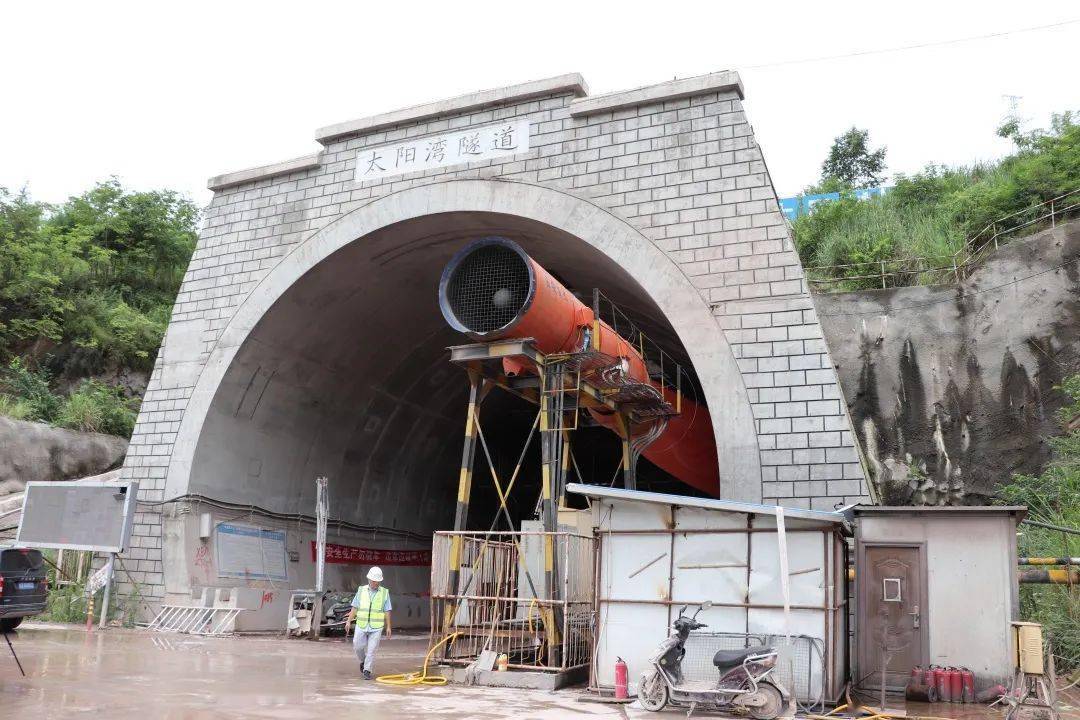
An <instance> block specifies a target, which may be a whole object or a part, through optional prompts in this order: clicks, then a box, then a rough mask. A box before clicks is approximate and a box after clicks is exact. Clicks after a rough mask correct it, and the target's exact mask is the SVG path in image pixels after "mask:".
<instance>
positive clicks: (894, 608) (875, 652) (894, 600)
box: [856, 545, 926, 689]
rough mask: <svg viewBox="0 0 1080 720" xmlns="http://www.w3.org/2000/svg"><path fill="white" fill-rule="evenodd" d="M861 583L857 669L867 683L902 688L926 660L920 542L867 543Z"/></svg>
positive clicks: (922, 567)
mask: <svg viewBox="0 0 1080 720" xmlns="http://www.w3.org/2000/svg"><path fill="white" fill-rule="evenodd" d="M863 552H864V554H863V564H862V568H861V569H860V570H859V574H860V575H862V577H859V578H857V580H856V582H857V584H858V586H859V594H860V598H859V600H860V602H859V629H860V631H859V675H860V682H859V683H858V684H859V685H861V686H862V687H864V688H867V689H878V688H880V687H881V668H882V667H883V666H884V667H885V673H886V674H885V683H886V687H889V688H892V689H902V688H903V687H904V685H905V684H907V680H908V676H909V675H910V673H911V668H912V667H914V666H915V665H920V664H922V663H923V661H924V656H923V652H924V647H923V614H924V613H925V607H926V598H925V588H924V587H923V578H924V577H926V574H925V567H924V565H923V562H924V559H923V553H922V548H921V547H919V546H881V545H875V546H867V547H864V550H863Z"/></svg>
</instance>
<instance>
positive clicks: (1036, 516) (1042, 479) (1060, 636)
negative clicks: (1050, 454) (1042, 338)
mask: <svg viewBox="0 0 1080 720" xmlns="http://www.w3.org/2000/svg"><path fill="white" fill-rule="evenodd" d="M1059 389H1060V390H1062V391H1063V392H1064V393H1065V394H1066V395H1067V396H1068V397H1069V398H1070V399H1071V401H1072V403H1071V404H1070V405H1068V406H1067V407H1064V408H1062V409H1061V410H1060V411H1059V413H1058V420H1059V421H1060V422H1061V424H1062V427H1063V428H1065V429H1066V432H1065V434H1064V435H1062V436H1060V437H1056V438H1050V440H1049V442H1050V443H1051V444H1052V446H1053V449H1054V459H1053V461H1052V462H1051V463H1050V464H1049V465H1048V466H1047V467H1046V470H1045V471H1043V473H1042V475H1039V476H1030V475H1016V476H1014V477H1013V479H1012V481H1011V482H1010V483H1009V484H1008V485H1005V486H1003V487H1002V488H1001V492H1000V494H1001V500H1002V502H1004V503H1006V504H1009V505H1027V506H1028V511H1029V513H1030V517H1031V519H1032V520H1037V521H1039V522H1044V523H1049V524H1052V525H1058V526H1063V527H1071V528H1080V429H1075V428H1073V426H1074V425H1075V421H1076V419H1077V418H1078V417H1080V375H1073V376H1071V377H1069V378H1068V379H1067V380H1066V381H1065V382H1064V383H1063V384H1062V386H1061V387H1060V388H1059ZM1070 428H1073V429H1070ZM1022 527H1023V532H1022V534H1021V535H1020V546H1019V554H1020V556H1021V557H1063V556H1070V557H1076V556H1077V555H1080V536H1077V535H1067V534H1063V533H1060V532H1056V531H1054V530H1047V529H1044V528H1038V527H1034V526H1032V525H1024V526H1022ZM1020 610H1021V616H1022V617H1023V619H1025V620H1029V621H1032V622H1038V623H1042V624H1043V626H1044V627H1045V628H1046V631H1047V634H1048V635H1049V637H1050V640H1051V642H1052V643H1053V647H1054V653H1055V655H1057V656H1058V657H1059V658H1060V660H1059V665H1061V666H1064V667H1065V668H1067V669H1076V668H1080V595H1078V594H1077V592H1076V590H1074V589H1073V588H1071V587H1068V586H1062V585H1022V586H1021V588H1020Z"/></svg>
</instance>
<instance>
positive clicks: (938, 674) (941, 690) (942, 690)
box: [934, 666, 952, 702]
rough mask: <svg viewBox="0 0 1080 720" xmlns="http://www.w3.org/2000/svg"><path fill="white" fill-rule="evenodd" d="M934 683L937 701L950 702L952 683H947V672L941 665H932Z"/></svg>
mask: <svg viewBox="0 0 1080 720" xmlns="http://www.w3.org/2000/svg"><path fill="white" fill-rule="evenodd" d="M934 684H935V685H937V696H938V701H939V702H952V685H951V684H949V673H948V671H947V670H946V669H945V668H943V667H937V666H934Z"/></svg>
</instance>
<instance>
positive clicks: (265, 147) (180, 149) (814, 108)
mask: <svg viewBox="0 0 1080 720" xmlns="http://www.w3.org/2000/svg"><path fill="white" fill-rule="evenodd" d="M1074 19H1080V3H1077V2H1075V1H1072V2H1066V1H1061V2H1040V1H1038V0H1028V1H1027V2H1024V3H1017V2H1015V0H1011V1H1010V2H998V1H996V0H984V1H982V2H948V1H946V0H936V1H935V2H921V1H918V0H907V1H906V2H893V3H882V2H858V3H849V2H840V1H836V0H833V1H831V2H816V3H815V2H805V1H801V2H791V3H786V2H756V3H749V2H742V3H733V2H718V1H716V0H713V2H702V3H681V2H677V1H676V0H665V1H664V2H659V1H654V2H628V1H627V0H623V1H621V2H595V1H594V2H583V1H582V0H576V1H574V2H561V1H556V0H547V1H545V2H539V3H536V2H533V3H520V2H518V3H515V2H509V1H507V0H501V1H500V2H491V3H488V2H462V1H461V0H458V2H449V3H448V2H436V3H430V4H426V3H419V2H411V3H410V2H340V3H333V2H316V1H313V0H305V1H304V2H287V3H276V2H268V1H267V0H261V1H260V2H251V3H246V2H238V1H236V0H229V1H223V0H216V1H215V2H198V1H195V0H186V1H185V2H168V3H166V2H146V1H145V0H142V1H140V2H132V3H119V2H104V1H102V2H91V3H88V2H71V3H59V2H49V1H47V0H36V1H35V2H13V3H5V8H4V11H3V24H4V26H5V32H4V39H3V42H2V43H0V61H2V63H3V68H4V70H5V72H4V75H5V78H4V86H5V88H4V90H5V92H4V103H3V109H2V111H0V186H6V187H8V188H9V189H12V190H15V189H18V188H20V187H22V186H24V185H25V186H28V188H29V190H30V192H31V194H32V195H33V196H34V197H36V198H38V199H41V200H47V201H51V202H57V201H62V200H64V199H65V198H66V197H67V196H69V195H71V194H76V193H79V192H81V191H83V190H84V189H86V188H88V187H89V186H90V185H91V184H92V183H94V182H95V181H97V180H101V179H106V178H108V177H109V176H111V175H116V176H118V177H119V178H120V179H121V180H122V181H123V182H124V183H125V184H126V185H127V186H129V187H131V188H137V189H149V188H173V189H176V190H179V191H181V192H183V193H184V194H186V195H187V196H189V197H191V198H192V199H194V200H195V201H196V202H198V203H199V204H200V205H202V204H205V203H206V202H207V201H208V200H209V198H210V193H209V191H207V190H206V179H207V178H208V177H210V176H211V175H216V174H218V173H221V172H225V171H232V170H238V169H242V168H246V167H251V166H255V165H264V164H268V163H272V162H277V161H280V160H284V159H287V158H291V157H295V156H298V155H304V154H307V153H310V152H314V151H315V150H317V149H318V146H317V144H316V143H315V142H314V140H313V139H312V138H313V137H314V131H315V129H316V128H317V127H320V126H323V125H328V124H331V123H335V122H340V121H344V120H349V119H352V118H356V117H362V116H365V115H370V114H374V113H379V112H384V111H387V110H393V109H396V108H399V107H403V106H407V105H412V104H416V103H421V102H426V101H429V100H434V99H441V98H445V97H451V96H454V95H459V94H462V93H465V92H470V91H473V90H480V89H486V88H491V87H496V86H501V85H507V84H513V83H519V82H525V81H528V80H533V79H537V78H543V77H549V76H552V75H558V74H561V73H565V72H575V71H576V72H580V73H582V74H583V75H584V76H585V79H586V81H587V82H588V84H589V87H590V92H591V93H593V94H599V93H604V92H610V91H613V90H621V89H625V88H631V87H636V86H640V85H646V84H651V83H656V82H661V81H664V80H670V79H672V78H674V77H688V76H692V75H699V74H702V73H706V72H711V71H715V70H723V69H728V68H732V69H736V70H739V71H740V72H741V73H742V79H743V83H744V85H745V86H746V106H747V111H748V112H749V115H750V121H751V122H752V123H753V125H754V127H755V129H756V131H757V137H758V141H759V142H760V144H761V146H762V148H763V150H764V153H765V159H766V161H767V163H768V165H769V168H770V170H771V171H772V174H773V180H774V182H775V183H776V187H777V190H778V192H779V193H780V195H781V196H785V195H791V194H794V193H796V192H798V191H799V190H800V189H801V188H802V187H804V186H805V185H807V184H809V183H811V182H813V181H815V180H816V179H817V176H818V173H819V170H820V165H821V160H822V158H823V156H824V154H825V153H826V151H827V149H828V147H829V144H830V143H831V141H832V138H833V137H834V136H836V135H838V134H839V133H841V132H842V131H843V130H844V129H846V128H848V127H850V126H851V125H853V124H854V125H857V126H859V127H861V128H866V129H869V130H870V133H871V140H872V141H873V142H874V143H875V144H883V145H887V146H888V161H889V170H890V172H913V171H915V170H917V169H919V168H920V167H922V166H924V165H925V164H927V163H930V162H936V163H947V164H958V163H965V164H966V163H971V162H973V161H977V160H986V159H991V158H994V157H997V156H1000V155H1001V154H1003V153H1005V152H1007V151H1008V149H1009V147H1008V144H1007V143H1005V142H1004V141H1002V140H999V139H998V138H996V137H995V136H994V128H995V126H996V125H997V124H998V122H999V120H1000V119H1001V117H1002V116H1003V115H1004V114H1005V113H1006V111H1007V110H1008V101H1007V100H1006V99H1004V98H1003V96H1005V95H1016V96H1020V97H1021V98H1022V99H1021V100H1020V101H1019V103H1020V110H1021V115H1022V116H1024V117H1026V118H1028V119H1029V120H1030V123H1031V125H1032V126H1039V125H1043V124H1045V123H1046V122H1047V119H1048V117H1049V114H1050V113H1051V112H1053V111H1061V110H1066V109H1070V108H1071V109H1080V82H1078V81H1077V76H1076V70H1077V67H1078V66H1080V23H1073V24H1070V25H1065V26H1062V27H1058V28H1053V29H1046V30H1040V31H1034V32H1022V33H1015V34H1012V35H1008V36H1006V37H1001V38H993V39H985V40H976V41H970V42H959V43H955V44H950V45H946V46H940V47H932V48H928V49H918V50H908V51H904V52H893V53H885V54H878V55H862V56H858V57H850V58H845V59H837V60H830V61H825V62H801V63H792V64H784V65H774V66H772V67H755V66H760V65H765V64H774V63H783V62H785V61H789V60H803V59H807V58H818V57H821V56H831V55H838V54H844V53H857V52H862V51H868V50H877V49H882V48H893V47H898V46H907V45H912V44H917V43H934V42H938V41H944V40H953V39H958V38H966V37H971V36H977V35H985V34H989V33H996V32H1004V31H1012V30H1017V29H1022V28H1028V27H1032V26H1039V25H1048V24H1051V23H1059V22H1064V21H1068V20H1074Z"/></svg>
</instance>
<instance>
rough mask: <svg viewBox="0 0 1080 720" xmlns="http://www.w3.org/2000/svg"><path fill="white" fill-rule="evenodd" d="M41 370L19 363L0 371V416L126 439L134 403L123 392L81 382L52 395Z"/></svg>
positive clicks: (47, 377)
mask: <svg viewBox="0 0 1080 720" xmlns="http://www.w3.org/2000/svg"><path fill="white" fill-rule="evenodd" d="M50 383H51V377H50V375H49V373H48V372H47V371H46V370H44V369H40V368H39V369H32V368H30V367H29V366H27V365H26V364H24V363H23V362H22V361H21V360H20V359H18V358H16V359H14V360H12V362H11V364H10V365H9V366H8V367H7V369H6V370H4V371H0V415H6V416H7V417H10V418H13V419H15V420H30V421H36V422H45V423H49V424H51V425H55V426H57V427H63V428H69V429H71V430H79V431H81V432H94V433H106V434H109V435H118V436H120V437H130V436H131V431H132V430H133V429H134V427H135V418H136V408H135V401H134V399H132V398H129V397H127V395H126V394H125V392H124V390H123V388H120V387H116V386H110V385H106V384H104V383H101V382H98V381H96V380H83V381H82V382H81V383H80V384H79V385H78V387H76V388H75V389H74V390H73V391H71V392H70V393H69V394H68V395H66V396H62V395H58V394H56V393H54V392H53V391H52V389H51V388H50Z"/></svg>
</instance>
